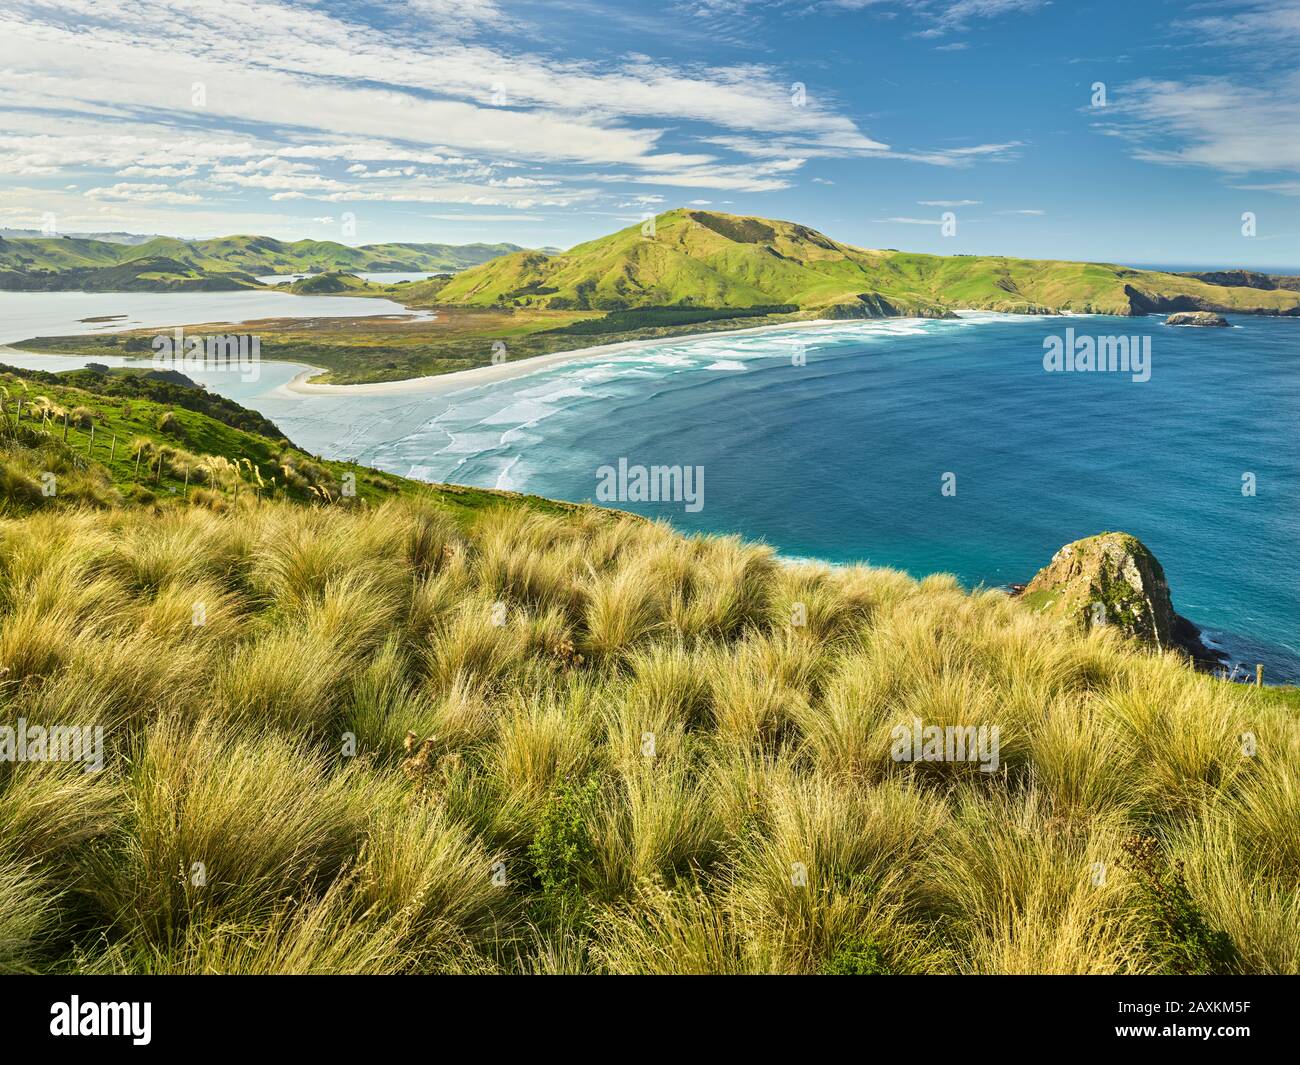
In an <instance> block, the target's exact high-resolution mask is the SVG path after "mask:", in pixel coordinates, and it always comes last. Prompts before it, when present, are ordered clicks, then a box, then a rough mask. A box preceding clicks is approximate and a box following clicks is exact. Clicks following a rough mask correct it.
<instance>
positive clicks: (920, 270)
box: [437, 210, 1300, 317]
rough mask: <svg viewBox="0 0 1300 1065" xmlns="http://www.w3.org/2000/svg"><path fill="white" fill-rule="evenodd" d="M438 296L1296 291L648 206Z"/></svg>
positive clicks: (615, 300) (1293, 308)
mask: <svg viewBox="0 0 1300 1065" xmlns="http://www.w3.org/2000/svg"><path fill="white" fill-rule="evenodd" d="M1229 277H1230V275H1229ZM1230 279H1231V280H1236V279H1235V278H1231V277H1230ZM437 298H438V300H439V301H440V302H444V303H449V304H464V305H469V306H521V307H541V308H550V309H592V310H620V309H626V308H636V307H659V306H669V305H683V304H684V305H693V306H699V307H710V308H728V307H730V308H743V307H755V306H770V305H780V304H794V305H797V306H798V307H799V308H800V309H801V310H802V311H804V312H810V313H817V314H820V315H825V316H828V317H864V316H866V317H875V316H880V315H892V314H907V315H922V316H930V317H935V316H943V315H946V314H948V313H950V312H951V311H952V310H954V309H959V308H973V309H984V310H998V311H1009V312H1019V313H1043V312H1060V311H1073V312H1078V313H1104V314H1144V313H1147V312H1149V311H1166V310H1169V311H1172V310H1218V311H1237V312H1249V313H1274V314H1297V313H1300V293H1297V292H1295V291H1292V290H1288V289H1286V288H1283V287H1280V286H1279V287H1276V288H1272V289H1265V288H1260V287H1252V286H1250V285H1245V284H1242V285H1237V284H1226V285H1225V284H1212V283H1210V282H1208V281H1205V280H1202V279H1200V278H1197V277H1192V276H1189V275H1183V274H1173V273H1162V272H1159V271H1150V270H1133V269H1129V268H1127V267H1123V266H1118V265H1115V264H1110V263H1078V262H1066V261H1053V260H1034V259H1016V258H1007V257H1001V256H976V255H969V256H968V255H960V256H942V255H922V254H918V253H910V252H898V251H881V250H870V249H865V248H857V247H854V246H852V245H848V244H842V243H840V242H838V241H835V240H832V239H831V238H829V237H827V236H825V235H823V234H821V233H818V232H817V231H816V230H813V229H809V228H808V227H807V226H802V225H798V224H796V223H793V222H782V221H774V220H771V219H765V218H743V217H738V216H735V215H727V214H720V213H717V212H713V211H691V210H673V211H668V212H666V213H664V214H662V215H659V216H658V217H657V218H656V219H655V225H654V231H653V236H647V235H646V234H644V233H643V232H642V226H641V225H634V226H630V227H628V228H627V229H623V230H620V231H618V232H617V233H613V234H610V235H609V236H607V237H601V238H599V239H598V240H593V241H588V242H587V243H585V244H579V245H577V246H576V247H574V248H571V249H569V250H568V251H566V252H562V253H559V254H555V255H546V254H543V253H541V252H536V251H520V252H515V253H513V254H510V255H505V256H502V257H500V258H498V259H495V260H493V261H491V262H489V263H485V264H483V265H482V266H478V267H475V268H472V269H469V270H465V271H463V272H461V273H459V274H457V275H456V276H455V277H453V278H450V279H448V280H447V281H445V282H443V283H441V284H440V285H439V286H438V289H437Z"/></svg>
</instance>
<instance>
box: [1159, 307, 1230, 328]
mask: <svg viewBox="0 0 1300 1065" xmlns="http://www.w3.org/2000/svg"><path fill="white" fill-rule="evenodd" d="M1227 324H1228V319H1226V318H1225V317H1223V315H1221V314H1215V313H1214V312H1213V311H1179V312H1178V313H1177V314H1171V315H1170V316H1169V317H1168V318H1166V319H1165V325H1197V326H1226V325H1227Z"/></svg>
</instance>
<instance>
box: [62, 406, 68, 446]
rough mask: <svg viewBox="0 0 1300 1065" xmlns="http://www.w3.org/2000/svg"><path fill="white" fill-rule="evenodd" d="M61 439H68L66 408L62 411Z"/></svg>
mask: <svg viewBox="0 0 1300 1065" xmlns="http://www.w3.org/2000/svg"><path fill="white" fill-rule="evenodd" d="M63 439H64V440H65V441H66V440H67V439H68V412H67V411H66V410H65V411H64V412H63Z"/></svg>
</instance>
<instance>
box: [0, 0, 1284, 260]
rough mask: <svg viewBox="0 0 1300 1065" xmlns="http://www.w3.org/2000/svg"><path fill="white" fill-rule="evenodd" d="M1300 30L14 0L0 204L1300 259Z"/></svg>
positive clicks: (219, 224)
mask: <svg viewBox="0 0 1300 1065" xmlns="http://www.w3.org/2000/svg"><path fill="white" fill-rule="evenodd" d="M1297 55H1300V0H1268V2H1259V0H1218V2H1215V3H1206V4H1198V3H1196V2H1195V0H1177V2H1169V3H1166V2H1164V0H1120V2H1117V0H1100V2H1088V0H1057V2H1054V3H1049V2H1047V0H909V2H894V0H678V2H675V0H658V2H651V0H636V2H631V0H620V2H607V0H519V2H513V0H379V2H376V3H369V4H365V3H358V2H351V0H350V2H335V0H315V2H313V0H307V2H304V0H298V2H294V3H290V2H279V0H166V2H163V0H113V2H111V3H105V2H104V0H48V2H40V0H5V3H4V6H3V8H2V9H0V227H13V228H24V227H27V228H38V229H39V228H42V227H45V228H51V227H52V228H53V229H54V230H55V231H57V232H79V231H113V230H123V231H127V232H135V233H166V234H170V235H175V236H182V237H208V236H218V235H225V234H230V233H258V234H264V235H269V236H274V237H279V238H281V239H298V238H304V237H310V238H314V239H318V240H339V241H342V242H343V243H347V244H366V243H377V242H382V241H419V242H422V241H438V242H446V243H468V242H471V241H510V242H513V243H516V244H521V245H525V246H530V247H544V246H557V247H569V246H571V245H573V244H575V243H577V242H580V241H582V240H588V239H591V238H593V237H596V236H599V235H601V234H604V233H608V232H611V231H613V230H616V229H620V228H623V227H624V226H627V225H629V224H631V223H634V222H638V221H640V220H641V219H642V218H644V217H645V216H646V215H647V214H649V213H654V212H659V211H663V210H667V209H669V208H673V207H683V206H693V207H700V208H707V209H712V210H719V211H727V212H731V213H735V214H753V215H761V216H766V217H774V218H784V219H789V220H793V221H798V222H802V223H804V224H807V225H810V226H812V227H814V228H816V229H820V230H822V231H823V232H825V233H827V234H829V235H830V236H832V237H835V238H836V239H839V240H842V241H846V242H848V243H851V244H857V245H860V246H864V247H887V248H900V249H906V250H915V251H929V252H936V253H941V254H954V253H979V254H1006V255H1020V256H1026V257H1033V258H1063V259H1088V260H1094V261H1108V262H1121V263H1128V264H1133V265H1149V264H1173V265H1184V266H1207V267H1208V266H1224V267H1263V268H1269V267H1271V268H1275V269H1277V268H1283V269H1292V270H1295V271H1296V272H1300V70H1298V69H1297V64H1296V63H1295V59H1296V56H1297ZM945 216H946V221H947V224H944V223H945Z"/></svg>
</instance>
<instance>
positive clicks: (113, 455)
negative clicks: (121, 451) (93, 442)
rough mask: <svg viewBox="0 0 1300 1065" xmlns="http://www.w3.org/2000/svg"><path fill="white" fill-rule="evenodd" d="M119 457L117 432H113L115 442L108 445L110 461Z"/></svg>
mask: <svg viewBox="0 0 1300 1065" xmlns="http://www.w3.org/2000/svg"><path fill="white" fill-rule="evenodd" d="M116 457H117V433H114V434H113V442H112V443H111V444H109V446H108V461H109V462H112V461H113V459H115V458H116Z"/></svg>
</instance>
